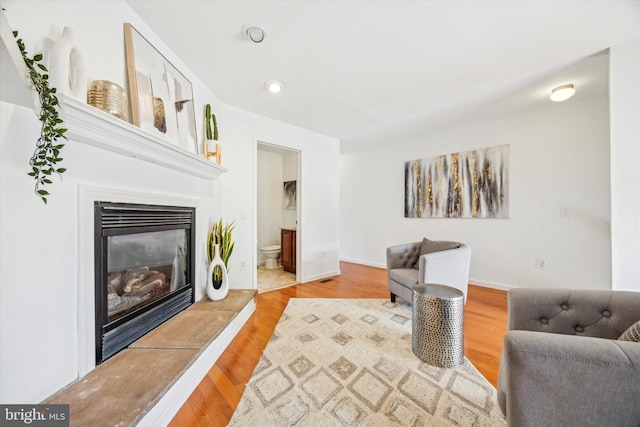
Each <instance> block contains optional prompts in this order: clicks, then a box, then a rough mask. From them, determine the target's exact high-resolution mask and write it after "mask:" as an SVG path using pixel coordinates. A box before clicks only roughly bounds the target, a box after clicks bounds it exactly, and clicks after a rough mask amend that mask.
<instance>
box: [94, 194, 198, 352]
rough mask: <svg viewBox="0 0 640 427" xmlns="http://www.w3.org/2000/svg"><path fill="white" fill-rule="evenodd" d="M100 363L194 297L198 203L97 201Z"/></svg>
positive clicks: (97, 313) (177, 310) (96, 287)
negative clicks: (196, 207) (193, 204)
mask: <svg viewBox="0 0 640 427" xmlns="http://www.w3.org/2000/svg"><path fill="white" fill-rule="evenodd" d="M94 213H95V221H94V224H95V239H94V242H95V296H96V297H95V313H96V314H95V318H96V323H95V332H96V363H97V364H100V363H102V362H103V361H105V360H107V359H108V358H109V357H111V356H113V355H114V354H116V353H117V352H119V351H120V350H122V349H124V348H126V347H127V346H128V345H129V344H131V343H132V342H133V341H135V340H137V339H138V338H140V337H141V336H143V335H144V334H146V333H147V332H149V331H151V330H152V329H154V328H155V327H157V326H159V325H160V324H162V323H163V322H165V321H166V320H168V319H169V318H171V317H173V316H174V315H176V314H177V313H179V312H180V311H182V310H184V309H185V308H187V307H188V306H189V305H191V304H193V302H194V280H193V272H194V270H195V267H194V264H195V257H194V256H193V255H194V253H195V252H194V244H195V208H190V207H179V206H157V205H142V204H130V203H111V202H95V203H94Z"/></svg>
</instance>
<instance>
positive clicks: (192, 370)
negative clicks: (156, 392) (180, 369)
mask: <svg viewBox="0 0 640 427" xmlns="http://www.w3.org/2000/svg"><path fill="white" fill-rule="evenodd" d="M255 311H256V304H255V302H254V301H253V299H252V300H251V301H250V302H249V303H248V304H247V305H245V306H244V308H243V309H242V310H241V311H240V312H239V313H238V314H237V315H236V317H235V318H234V319H233V320H232V321H231V323H229V325H228V326H227V327H226V328H224V330H223V331H222V332H221V333H220V335H218V336H217V337H216V339H215V340H214V341H213V342H212V343H211V344H209V346H208V347H207V348H206V349H204V350H203V351H202V353H201V354H200V356H199V357H198V359H196V360H195V361H194V362H193V364H192V365H191V366H189V367H188V368H187V370H186V371H185V372H184V373H183V374H182V376H181V377H180V378H178V380H177V381H176V382H175V383H174V384H173V385H172V386H171V388H169V390H167V392H166V393H165V394H164V395H163V396H162V397H161V398H160V400H158V402H157V403H156V404H155V405H154V407H153V408H151V409H150V410H149V412H148V413H147V414H146V415H145V416H144V418H142V420H140V422H139V423H138V424H137V425H138V426H150V427H153V426H160V425H163V426H166V425H169V422H170V421H171V420H172V419H173V417H174V416H175V415H176V414H177V413H178V411H179V410H180V408H181V407H182V405H184V402H186V401H187V399H188V398H189V396H191V393H192V392H193V390H195V388H196V387H197V386H198V384H200V381H202V379H203V378H204V376H205V375H206V374H207V372H209V370H210V369H211V367H212V366H213V364H214V363H216V361H217V360H218V358H219V357H220V355H221V354H222V353H223V352H224V351H225V350H226V348H227V346H228V345H229V344H230V343H231V341H232V340H233V338H235V336H236V335H237V334H238V332H240V329H242V327H243V326H244V324H245V323H246V322H247V320H249V317H251V315H252V314H253V313H254V312H255Z"/></svg>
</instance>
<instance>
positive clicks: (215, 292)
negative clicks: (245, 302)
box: [206, 245, 229, 301]
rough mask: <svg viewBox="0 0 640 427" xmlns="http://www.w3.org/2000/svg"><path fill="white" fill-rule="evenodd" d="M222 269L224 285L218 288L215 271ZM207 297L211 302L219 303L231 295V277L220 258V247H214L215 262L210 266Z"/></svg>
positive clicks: (212, 261) (221, 284)
mask: <svg viewBox="0 0 640 427" xmlns="http://www.w3.org/2000/svg"><path fill="white" fill-rule="evenodd" d="M215 267H220V269H221V270H222V283H220V286H219V287H217V288H216V286H214V283H213V269H214V268H215ZM206 291H207V296H208V297H209V299H210V300H211V301H219V300H221V299H223V298H225V297H226V296H227V294H228V293H229V277H228V273H227V267H226V266H225V265H224V261H223V260H222V258H221V257H220V245H215V246H214V253H213V260H211V264H209V271H208V274H207V288H206Z"/></svg>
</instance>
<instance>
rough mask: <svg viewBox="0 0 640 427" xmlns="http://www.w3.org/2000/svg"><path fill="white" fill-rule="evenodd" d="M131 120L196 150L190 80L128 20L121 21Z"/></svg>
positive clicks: (142, 127)
mask: <svg viewBox="0 0 640 427" xmlns="http://www.w3.org/2000/svg"><path fill="white" fill-rule="evenodd" d="M124 39H125V53H126V60H127V78H128V82H129V102H130V106H131V109H130V111H131V122H132V123H133V124H134V125H135V126H138V127H140V128H141V129H144V130H146V131H148V132H149V133H151V134H153V135H155V136H158V137H160V138H162V139H164V140H166V141H168V142H170V143H172V144H175V145H177V146H180V147H182V148H183V149H185V150H187V151H189V152H192V153H194V154H198V152H199V150H198V143H197V136H196V116H195V109H194V105H193V87H192V85H191V82H190V81H189V80H187V78H186V77H185V76H184V75H183V74H182V73H181V72H180V71H179V70H177V69H176V68H175V67H174V66H173V65H172V64H171V62H169V61H168V60H167V59H166V58H165V57H164V56H163V55H162V54H161V53H160V52H158V51H157V50H156V48H155V47H153V45H152V44H151V43H149V42H148V41H147V39H145V38H144V37H143V36H142V35H141V34H140V33H139V32H138V31H137V30H136V29H135V28H134V27H133V26H132V25H131V24H127V23H126V24H124Z"/></svg>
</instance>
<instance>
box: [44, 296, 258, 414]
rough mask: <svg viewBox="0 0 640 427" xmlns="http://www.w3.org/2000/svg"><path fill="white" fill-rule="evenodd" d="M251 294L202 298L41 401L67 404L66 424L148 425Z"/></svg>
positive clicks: (246, 304)
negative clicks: (166, 398) (68, 412)
mask: <svg viewBox="0 0 640 427" xmlns="http://www.w3.org/2000/svg"><path fill="white" fill-rule="evenodd" d="M255 294H256V291H255V290H230V291H229V295H228V296H227V297H226V298H225V299H223V300H222V301H215V302H214V301H209V300H208V299H207V298H206V297H205V298H203V299H202V300H201V301H199V302H197V303H195V304H193V305H192V306H190V307H189V308H187V309H186V310H184V311H183V312H181V313H179V314H178V315H176V316H175V317H173V318H171V319H169V320H168V321H167V322H165V323H164V324H162V325H160V326H159V327H158V328H156V329H154V330H153V331H151V332H150V333H148V334H147V335H145V336H144V337H142V338H140V339H139V340H137V341H135V342H134V343H133V344H131V345H130V346H129V347H128V348H127V349H125V350H123V351H121V352H120V353H118V354H116V355H115V356H113V357H112V358H110V359H109V360H107V361H106V362H104V363H103V364H101V365H100V366H98V367H97V368H96V369H94V370H92V371H91V372H90V373H89V374H87V375H86V376H84V377H83V378H81V379H79V380H78V381H76V382H74V383H72V384H70V385H69V386H67V387H65V388H64V389H62V390H60V391H59V392H58V393H56V394H54V395H53V396H51V397H49V398H48V399H46V400H45V401H44V402H43V403H49V404H54V403H63V404H69V405H70V421H71V425H82V426H85V425H86V426H96V425H136V424H138V423H140V422H141V421H144V422H142V424H150V423H151V424H154V420H150V421H149V420H147V419H145V416H147V415H148V414H149V412H150V411H151V410H152V409H153V410H156V411H159V410H160V411H161V410H162V408H155V406H156V404H158V402H160V400H161V399H162V397H163V396H164V395H165V394H166V393H167V392H168V391H169V390H170V389H171V388H172V387H173V386H174V385H175V384H176V382H177V381H178V380H179V379H180V378H181V377H182V376H183V374H184V373H185V372H186V371H187V370H188V369H189V368H190V367H191V366H192V365H194V364H195V363H197V361H198V359H199V358H200V357H201V356H202V354H203V353H204V352H205V351H207V350H208V349H209V347H210V346H211V345H220V344H218V343H217V342H215V341H216V339H217V338H218V337H219V336H220V334H222V333H223V331H224V330H225V328H227V327H228V326H229V325H230V323H231V322H232V321H233V320H234V319H235V318H236V317H237V316H238V314H239V313H240V312H242V311H243V309H245V307H247V306H249V305H250V304H253V297H254V296H255ZM242 323H243V324H244V321H243V322H242ZM234 335H235V334H234ZM225 347H226V345H225ZM222 350H223V349H222ZM216 358H217V357H216ZM209 367H210V366H209ZM200 379H201V378H200ZM198 382H199V379H198ZM161 404H162V403H161ZM179 404H180V405H182V402H179ZM150 418H152V417H150ZM153 418H155V417H153Z"/></svg>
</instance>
